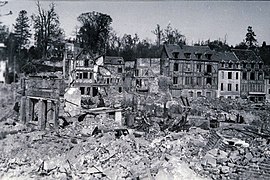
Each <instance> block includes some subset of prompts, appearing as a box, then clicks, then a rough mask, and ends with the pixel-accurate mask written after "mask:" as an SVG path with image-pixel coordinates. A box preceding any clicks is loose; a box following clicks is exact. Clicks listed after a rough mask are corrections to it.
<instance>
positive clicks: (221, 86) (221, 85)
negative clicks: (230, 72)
mask: <svg viewBox="0 0 270 180" xmlns="http://www.w3.org/2000/svg"><path fill="white" fill-rule="evenodd" d="M220 90H221V91H223V83H221V84H220Z"/></svg>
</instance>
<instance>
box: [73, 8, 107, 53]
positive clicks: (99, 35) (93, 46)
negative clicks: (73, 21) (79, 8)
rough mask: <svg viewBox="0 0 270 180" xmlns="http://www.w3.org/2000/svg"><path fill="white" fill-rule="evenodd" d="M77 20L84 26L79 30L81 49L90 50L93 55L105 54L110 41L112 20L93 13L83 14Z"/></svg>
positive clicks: (103, 15)
mask: <svg viewBox="0 0 270 180" xmlns="http://www.w3.org/2000/svg"><path fill="white" fill-rule="evenodd" d="M77 19H78V21H79V22H80V23H81V24H82V26H81V27H80V30H79V39H80V44H81V47H86V48H89V49H90V50H92V52H93V53H99V54H104V53H105V51H106V45H107V44H108V41H109V32H110V30H111V27H110V25H111V23H112V18H111V17H110V16H109V15H107V14H102V13H99V12H95V11H93V12H88V13H82V14H81V15H80V16H79V17H78V18H77Z"/></svg>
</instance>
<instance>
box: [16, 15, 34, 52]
mask: <svg viewBox="0 0 270 180" xmlns="http://www.w3.org/2000/svg"><path fill="white" fill-rule="evenodd" d="M14 35H15V37H16V39H17V43H18V46H19V49H21V48H22V47H23V46H24V45H26V44H27V43H28V39H29V38H30V37H31V34H30V22H29V18H28V17H27V11H25V10H21V11H20V12H19V15H18V17H17V18H16V24H15V25H14Z"/></svg>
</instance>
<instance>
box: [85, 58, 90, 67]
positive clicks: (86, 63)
mask: <svg viewBox="0 0 270 180" xmlns="http://www.w3.org/2000/svg"><path fill="white" fill-rule="evenodd" d="M84 66H85V67H88V66H89V59H85V60H84Z"/></svg>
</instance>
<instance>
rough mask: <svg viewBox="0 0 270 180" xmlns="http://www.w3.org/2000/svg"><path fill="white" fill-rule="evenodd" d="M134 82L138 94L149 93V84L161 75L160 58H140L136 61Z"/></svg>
mask: <svg viewBox="0 0 270 180" xmlns="http://www.w3.org/2000/svg"><path fill="white" fill-rule="evenodd" d="M134 70H135V72H134V82H135V87H136V91H137V92H149V88H150V87H149V84H150V83H151V82H152V81H154V78H155V77H157V76H158V75H159V74H160V59H159V58H138V59H136V60H135V67H134Z"/></svg>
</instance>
